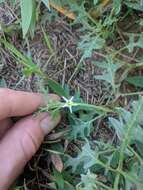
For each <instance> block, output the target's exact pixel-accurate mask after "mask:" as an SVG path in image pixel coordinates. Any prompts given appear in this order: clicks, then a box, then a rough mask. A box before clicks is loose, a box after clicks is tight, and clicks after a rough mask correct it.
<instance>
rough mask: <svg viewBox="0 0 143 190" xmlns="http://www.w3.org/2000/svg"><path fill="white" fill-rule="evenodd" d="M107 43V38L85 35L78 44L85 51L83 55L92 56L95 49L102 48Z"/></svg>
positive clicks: (85, 56)
mask: <svg viewBox="0 0 143 190" xmlns="http://www.w3.org/2000/svg"><path fill="white" fill-rule="evenodd" d="M104 44H105V40H104V39H103V38H101V37H99V36H94V37H92V36H90V35H85V36H83V37H82V39H81V41H80V42H79V44H78V47H79V49H80V50H81V51H82V52H83V57H84V58H88V57H91V56H92V52H93V50H98V49H101V48H102V47H103V46H104Z"/></svg>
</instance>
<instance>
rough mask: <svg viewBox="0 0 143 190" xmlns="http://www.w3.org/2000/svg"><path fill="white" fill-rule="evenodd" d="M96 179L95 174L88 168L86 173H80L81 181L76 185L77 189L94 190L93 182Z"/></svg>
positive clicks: (95, 187)
mask: <svg viewBox="0 0 143 190" xmlns="http://www.w3.org/2000/svg"><path fill="white" fill-rule="evenodd" d="M96 180H97V175H96V174H94V173H91V172H90V170H88V172H87V174H85V175H83V174H82V175H81V182H80V184H79V185H78V189H79V190H96V189H97V186H96V184H95V181H96Z"/></svg>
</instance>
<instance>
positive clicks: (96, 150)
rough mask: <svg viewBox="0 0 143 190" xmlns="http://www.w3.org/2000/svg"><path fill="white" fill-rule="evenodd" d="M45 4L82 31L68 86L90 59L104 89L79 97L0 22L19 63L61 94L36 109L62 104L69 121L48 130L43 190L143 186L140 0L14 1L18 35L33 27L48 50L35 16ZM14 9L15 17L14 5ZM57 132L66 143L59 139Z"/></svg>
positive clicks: (4, 45)
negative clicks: (95, 96)
mask: <svg viewBox="0 0 143 190" xmlns="http://www.w3.org/2000/svg"><path fill="white" fill-rule="evenodd" d="M0 2H1V1H0ZM2 2H3V1H2ZM2 2H1V3H2ZM12 2H13V3H12ZM15 2H16V1H11V3H12V5H11V6H15ZM18 2H19V1H18ZM43 5H46V7H47V8H48V11H51V13H49V14H51V15H53V14H54V11H53V8H54V9H55V10H57V11H59V13H60V14H63V19H65V20H66V21H68V23H69V25H70V26H71V27H72V28H73V29H75V28H76V31H77V32H78V33H79V34H80V39H79V42H78V44H77V49H78V50H79V51H80V53H81V57H80V59H78V63H77V65H76V66H75V68H74V70H73V72H72V74H71V76H70V77H69V78H68V79H67V82H68V85H69V88H70V87H71V86H72V85H71V82H72V81H73V80H74V78H78V76H79V75H80V71H81V70H82V69H83V70H85V66H84V64H88V61H89V62H91V64H92V66H94V67H95V68H96V70H98V69H99V72H97V73H96V72H94V73H92V74H93V79H92V81H94V80H96V81H100V83H101V84H102V90H101V91H104V89H105V90H106V93H107V95H106V98H104V100H103V101H100V102H98V104H95V103H93V104H89V103H88V102H87V103H84V100H85V99H84V97H80V96H79V93H78V92H77V91H76V90H75V92H73V91H72V92H70V90H69V89H68V88H67V86H65V85H63V87H61V85H60V84H58V83H57V82H56V81H54V80H53V79H51V78H49V77H48V76H47V75H46V73H45V71H43V70H42V67H41V68H39V67H38V66H37V64H36V63H34V62H33V59H32V57H31V56H27V55H26V54H24V53H22V52H21V51H19V50H18V49H17V48H16V47H15V46H13V45H12V43H10V39H11V36H10V34H9V30H7V27H6V26H3V24H1V31H2V32H1V39H0V43H1V46H2V48H5V49H6V50H7V51H9V52H10V54H12V56H13V57H14V58H15V60H16V61H17V63H20V64H22V65H23V73H24V75H26V76H31V75H33V74H36V75H38V76H39V77H40V78H42V79H43V80H44V81H46V82H47V83H48V86H49V87H50V88H51V89H52V91H54V92H55V93H57V94H58V95H59V96H60V97H61V98H62V99H61V101H58V102H51V101H50V102H48V104H47V106H45V107H42V108H40V110H39V111H41V112H45V111H46V112H50V113H51V115H53V116H55V114H56V113H57V112H59V111H61V112H62V113H63V115H64V118H65V119H66V127H67V126H68V129H65V126H62V127H61V129H59V130H58V132H57V133H56V134H55V136H54V137H53V135H54V134H52V136H50V138H49V139H51V137H52V138H53V141H50V142H48V145H49V147H48V148H47V147H46V148H45V149H44V151H45V152H46V154H47V152H48V153H49V154H50V156H51V162H52V166H51V168H50V173H49V176H48V179H49V180H50V182H48V183H47V187H46V189H47V188H49V187H50V188H51V189H54V190H63V189H66V190H97V189H98V190H118V189H120V190H134V189H138V190H141V189H143V182H142V177H143V174H142V171H143V152H142V150H143V127H142V126H143V120H142V113H143V97H142V94H143V91H142V87H143V82H142V79H143V76H142V66H143V57H142V49H143V32H142V27H143V19H142V16H143V12H142V11H143V1H142V0H135V1H132V0H124V1H122V0H113V1H110V0H101V1H100V0H93V1H86V0H85V1H83V0H78V1H76V0H70V1H66V0H61V1H58V0H51V1H48V0H46V1H45V0H42V1H40V2H39V1H36V0H29V1H27V0H20V9H21V20H19V19H17V23H13V25H14V24H16V25H18V24H19V25H20V27H21V29H22V32H23V38H24V39H23V40H24V41H26V40H27V39H30V37H32V38H33V37H34V31H35V33H36V31H37V27H39V28H40V30H41V33H42V36H43V37H44V40H45V43H46V45H47V49H48V51H49V53H50V55H52V54H53V51H55V50H54V47H53V44H52V40H50V36H49V35H48V34H47V32H46V28H45V27H44V26H43V22H40V19H39V18H41V17H42V13H41V12H42V11H41V10H45V9H44V8H45V7H44V8H43ZM52 7H53V8H52ZM16 14H18V16H19V14H20V13H19V11H17V12H16ZM56 17H57V19H58V18H59V17H61V15H58V14H57V16H56ZM18 18H19V17H18ZM36 23H37V25H38V26H36ZM13 25H12V26H13ZM11 30H13V28H12V29H11ZM20 34H21V33H20ZM55 54H56V52H55ZM56 56H58V54H56ZM2 67H3V63H2ZM64 69H65V65H64ZM90 74H91V73H90ZM89 85H91V84H89ZM88 93H89V92H88ZM71 94H72V96H71ZM99 123H100V124H99ZM98 126H99V128H102V127H103V126H105V127H106V129H107V130H108V131H110V132H111V133H112V136H113V137H110V138H108V140H105V139H104V138H100V137H99V136H98V135H97V133H98V132H99V131H98ZM95 134H96V136H95V138H94V135H95ZM61 136H62V138H63V141H64V143H61V141H60V138H61ZM63 136H64V137H63ZM58 137H59V138H58ZM95 139H96V140H95ZM59 141H60V142H59ZM67 142H68V143H67ZM66 143H67V144H66ZM70 146H71V147H72V148H71V149H70ZM46 175H47V173H46Z"/></svg>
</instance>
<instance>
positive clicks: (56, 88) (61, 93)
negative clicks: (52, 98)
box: [47, 79, 68, 98]
mask: <svg viewBox="0 0 143 190" xmlns="http://www.w3.org/2000/svg"><path fill="white" fill-rule="evenodd" d="M47 82H48V85H49V87H50V88H51V89H52V90H53V91H54V92H55V93H56V94H58V95H59V96H64V97H66V98H68V95H67V93H66V92H65V90H64V89H63V88H62V87H61V85H60V84H58V83H57V82H56V81H54V80H52V79H47Z"/></svg>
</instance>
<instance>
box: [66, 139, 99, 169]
mask: <svg viewBox="0 0 143 190" xmlns="http://www.w3.org/2000/svg"><path fill="white" fill-rule="evenodd" d="M97 156H98V154H97V149H95V150H92V149H91V147H90V144H89V142H88V141H87V142H86V144H85V145H84V146H83V147H82V150H81V152H79V154H78V156H77V157H75V158H72V157H70V158H69V159H68V161H67V163H66V165H67V166H71V167H72V169H73V170H72V171H73V172H75V171H76V169H77V167H78V166H79V165H80V164H82V165H83V168H84V170H85V171H87V170H88V169H90V168H91V167H92V166H94V165H95V164H96V163H97Z"/></svg>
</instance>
